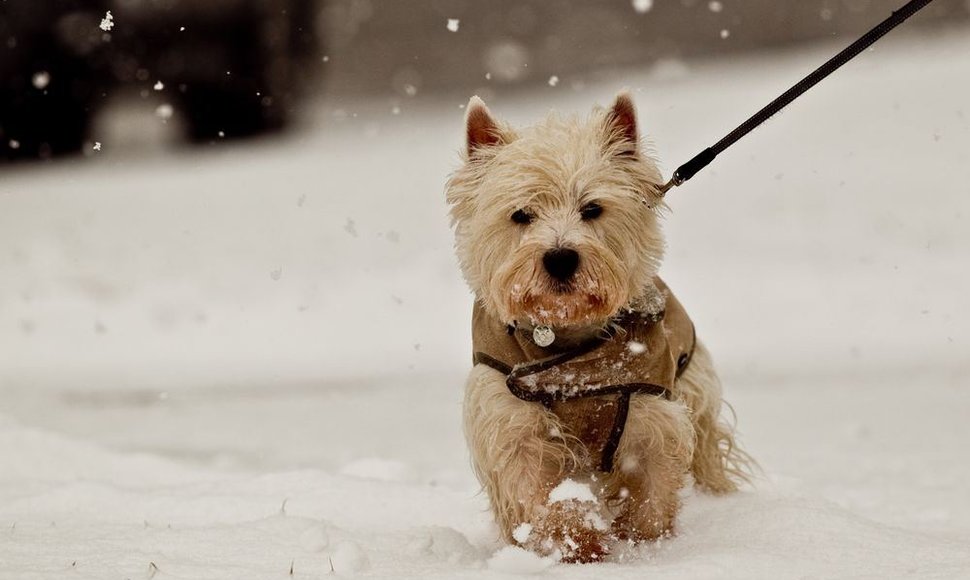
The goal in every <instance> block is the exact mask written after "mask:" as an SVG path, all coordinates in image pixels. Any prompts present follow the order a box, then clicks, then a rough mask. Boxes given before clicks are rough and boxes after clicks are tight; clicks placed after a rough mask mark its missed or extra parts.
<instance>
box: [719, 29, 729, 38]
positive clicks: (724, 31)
mask: <svg viewBox="0 0 970 580" xmlns="http://www.w3.org/2000/svg"><path fill="white" fill-rule="evenodd" d="M729 36H731V31H730V30H728V29H727V28H722V29H721V38H727V37H729Z"/></svg>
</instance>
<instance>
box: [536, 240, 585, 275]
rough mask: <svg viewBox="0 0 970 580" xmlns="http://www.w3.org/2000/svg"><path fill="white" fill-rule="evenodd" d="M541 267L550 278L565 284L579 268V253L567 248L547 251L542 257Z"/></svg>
mask: <svg viewBox="0 0 970 580" xmlns="http://www.w3.org/2000/svg"><path fill="white" fill-rule="evenodd" d="M542 265H543V266H545V267H546V272H549V275H550V276H552V277H553V278H555V279H556V280H559V281H560V282H567V281H569V279H570V278H572V277H573V274H575V273H576V268H577V267H578V266H579V253H578V252H576V250H570V249H569V248H556V249H555V250H549V251H548V252H546V253H545V255H543V256H542Z"/></svg>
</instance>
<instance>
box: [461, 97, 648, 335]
mask: <svg viewBox="0 0 970 580" xmlns="http://www.w3.org/2000/svg"><path fill="white" fill-rule="evenodd" d="M466 134H467V143H466V148H465V152H464V155H463V164H462V166H461V167H460V168H459V169H458V170H457V171H456V172H455V173H454V174H453V175H452V176H451V179H449V181H448V185H447V198H448V203H449V204H450V205H451V216H452V220H453V222H454V224H455V228H456V233H455V235H456V246H457V249H458V257H459V260H460V262H461V267H462V271H463V272H464V275H465V278H466V279H467V280H468V283H469V284H470V285H471V287H472V289H473V290H474V291H475V294H476V295H477V297H478V299H479V300H481V302H482V304H483V306H484V307H485V308H486V310H487V311H489V312H490V313H492V314H493V315H495V316H497V317H499V319H500V320H502V321H504V322H508V323H511V322H512V321H515V320H519V321H522V322H531V323H532V324H547V325H550V326H559V327H564V326H585V325H591V324H597V323H601V322H603V321H605V320H606V319H608V318H610V317H611V316H613V315H614V314H616V313H617V311H618V310H619V309H620V308H622V307H623V306H625V305H627V304H629V303H630V302H631V301H632V300H634V299H636V298H637V297H639V295H640V294H641V293H642V292H643V291H644V289H645V288H646V287H647V286H648V285H650V284H651V279H652V277H653V276H654V275H655V274H656V272H657V268H658V267H659V264H660V260H661V258H662V256H663V248H664V242H663V237H662V233H661V231H660V225H659V223H658V217H659V213H660V211H661V210H662V209H663V207H664V206H663V200H662V198H661V196H660V195H659V194H658V184H659V183H660V182H661V175H660V172H659V170H658V169H657V167H656V165H655V163H654V162H653V160H652V159H651V158H650V157H649V156H648V155H647V154H645V152H644V151H643V149H642V147H641V145H640V142H639V140H640V139H639V133H638V129H637V121H636V112H635V110H634V106H633V101H632V99H631V98H630V96H629V95H628V94H626V93H621V94H620V95H619V96H617V98H616V101H615V102H614V103H613V105H612V107H610V108H609V109H601V108H597V109H595V110H594V111H593V113H592V115H590V117H589V118H588V119H585V120H582V119H578V118H566V119H564V118H560V117H557V116H554V115H552V116H550V117H548V118H547V119H546V120H545V121H543V122H542V123H540V124H538V125H536V126H534V127H530V128H528V129H524V130H522V131H517V130H515V129H512V128H511V127H509V126H508V125H506V124H504V123H501V122H499V121H497V120H496V119H495V118H494V117H493V116H492V114H491V113H490V112H489V110H488V108H486V106H485V103H483V102H482V101H481V100H480V99H479V98H478V97H472V99H471V100H470V101H469V103H468V108H467V111H466Z"/></svg>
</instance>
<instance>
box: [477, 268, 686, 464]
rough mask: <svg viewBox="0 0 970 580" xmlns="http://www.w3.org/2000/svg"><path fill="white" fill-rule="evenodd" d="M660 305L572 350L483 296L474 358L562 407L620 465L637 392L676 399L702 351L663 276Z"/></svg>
mask: <svg viewBox="0 0 970 580" xmlns="http://www.w3.org/2000/svg"><path fill="white" fill-rule="evenodd" d="M654 283H655V285H656V286H657V288H658V290H660V292H661V294H662V295H663V298H664V308H663V310H659V311H657V312H653V313H650V312H646V311H639V310H626V311H624V312H622V313H621V314H620V315H618V316H617V317H615V318H614V319H613V320H612V324H611V325H610V326H609V327H608V328H606V329H604V332H603V335H602V336H600V337H597V338H594V339H591V340H590V341H588V342H586V343H584V344H582V345H580V346H578V347H576V348H572V349H569V350H565V351H558V352H557V350H556V349H555V348H554V347H548V348H542V347H539V346H537V345H536V344H535V343H534V342H533V341H532V339H531V333H530V332H526V331H525V330H523V329H518V330H517V329H515V328H512V327H509V326H508V325H505V324H503V323H502V322H501V321H499V320H498V319H496V318H495V317H493V316H490V315H489V314H488V313H486V312H485V310H484V308H482V307H481V306H480V305H479V304H477V303H476V305H475V309H474V312H473V316H472V336H473V346H474V358H473V361H474V364H484V365H486V366H488V367H491V368H493V369H495V370H496V371H498V372H500V373H502V374H503V375H505V376H506V381H505V383H506V385H507V386H508V388H509V391H510V392H511V393H512V394H513V395H515V396H516V397H518V398H519V399H522V400H524V401H530V402H534V403H540V404H542V405H544V406H545V407H546V408H548V409H549V410H550V411H552V412H553V413H555V414H556V416H557V417H558V418H559V420H560V423H562V424H563V426H564V427H565V428H566V429H568V430H569V431H570V434H571V435H573V436H575V437H577V438H578V439H579V440H580V441H582V442H583V444H584V445H585V447H586V448H587V450H588V451H589V452H590V454H594V453H598V454H599V455H600V457H601V459H600V462H599V469H600V470H601V471H604V472H610V471H612V470H613V463H614V456H615V455H616V450H617V448H618V447H619V445H620V439H621V438H622V436H623V431H624V429H625V427H626V420H627V416H628V414H629V410H630V399H631V397H632V396H633V395H649V396H654V397H663V398H665V399H668V400H669V399H670V398H671V396H672V394H671V393H672V391H673V388H674V384H675V382H676V379H677V378H678V377H680V375H681V374H682V373H683V372H684V370H685V369H686V368H687V366H688V364H689V363H690V359H691V357H692V355H693V353H694V347H695V344H696V336H695V334H694V325H693V323H692V322H691V320H690V318H689V317H688V316H687V313H686V311H685V310H684V309H683V307H682V306H681V305H680V303H679V302H678V301H677V299H676V298H675V297H674V296H673V295H672V294H671V293H670V291H669V290H668V289H667V286H666V285H665V284H664V283H663V281H662V280H660V279H659V278H656V279H655V280H654Z"/></svg>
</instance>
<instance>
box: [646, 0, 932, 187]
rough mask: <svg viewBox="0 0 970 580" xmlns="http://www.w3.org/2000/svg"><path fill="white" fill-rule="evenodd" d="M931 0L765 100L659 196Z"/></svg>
mask: <svg viewBox="0 0 970 580" xmlns="http://www.w3.org/2000/svg"><path fill="white" fill-rule="evenodd" d="M932 1H933V0H910V2H908V3H907V4H906V5H905V6H903V7H902V8H900V9H899V10H895V11H894V12H893V13H892V16H890V17H889V18H887V19H885V20H883V21H882V22H880V23H879V24H878V25H877V26H876V27H875V28H873V29H872V30H870V31H869V32H867V33H865V34H864V35H863V36H862V37H861V38H860V39H859V40H857V41H855V42H853V43H852V44H850V45H849V46H848V47H846V48H845V50H843V51H842V52H840V53H839V54H837V55H835V56H833V57H832V58H831V59H829V60H828V62H826V63H825V64H823V65H822V66H820V67H818V68H817V69H815V70H814V71H812V73H811V74H809V75H808V76H807V77H805V78H803V79H802V80H800V81H798V82H797V83H796V84H795V85H794V86H793V87H792V88H790V89H788V90H787V91H785V92H784V93H782V94H781V96H780V97H778V98H777V99H775V100H774V101H771V102H770V103H768V105H767V106H766V107H765V108H763V109H761V110H760V111H758V112H757V113H755V114H754V115H752V116H751V117H750V118H749V119H748V120H747V121H745V122H744V123H741V124H740V125H739V126H738V128H737V129H735V130H734V131H731V132H730V133H728V134H727V135H726V136H725V137H724V138H723V139H721V140H720V141H718V142H717V143H715V144H714V145H712V146H711V147H708V148H707V149H704V150H703V151H701V152H700V153H698V154H697V155H695V156H694V158H693V159H691V160H690V161H688V162H687V163H684V164H683V165H681V166H680V167H678V168H677V171H674V175H673V177H671V178H670V181H668V182H667V183H666V184H664V185H663V186H662V187H661V188H660V195H664V194H666V193H667V191H669V190H670V189H672V188H674V187H677V186H678V185H680V184H682V183H684V182H685V181H687V180H688V179H690V178H691V177H694V175H695V174H696V173H697V172H698V171H700V170H701V169H704V168H705V167H707V165H708V164H709V163H710V162H711V161H714V158H715V157H717V156H718V155H719V154H720V153H721V152H723V151H724V150H725V149H727V148H728V147H730V146H731V145H734V144H735V143H736V142H737V141H738V139H740V138H741V137H744V136H745V135H747V134H748V133H750V132H751V131H752V130H753V129H754V128H755V127H757V126H758V125H760V124H762V123H764V122H765V121H767V120H768V118H769V117H771V116H772V115H774V114H775V113H777V112H778V111H780V110H782V109H784V108H785V107H786V106H788V104H789V103H791V102H792V101H794V100H795V99H797V98H798V97H800V96H801V95H802V94H803V93H804V92H805V91H807V90H808V89H810V88H812V87H814V86H815V85H816V84H818V83H819V82H820V81H821V80H822V79H824V78H825V77H827V76H829V75H830V74H832V73H833V72H835V71H836V70H838V69H839V67H841V66H842V65H844V64H845V63H847V62H849V61H850V60H852V59H853V58H855V57H856V56H858V55H859V53H860V52H862V51H863V50H865V49H867V48H869V47H870V46H872V44H873V43H875V42H876V41H877V40H879V39H880V38H882V37H883V36H885V35H886V33H887V32H889V31H890V30H892V29H893V28H896V27H897V26H899V25H900V24H902V23H903V22H905V21H906V20H907V19H908V18H909V17H910V16H912V15H913V14H916V13H917V12H919V11H920V10H922V9H923V8H924V7H925V6H926V5H927V4H929V3H930V2H932Z"/></svg>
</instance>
